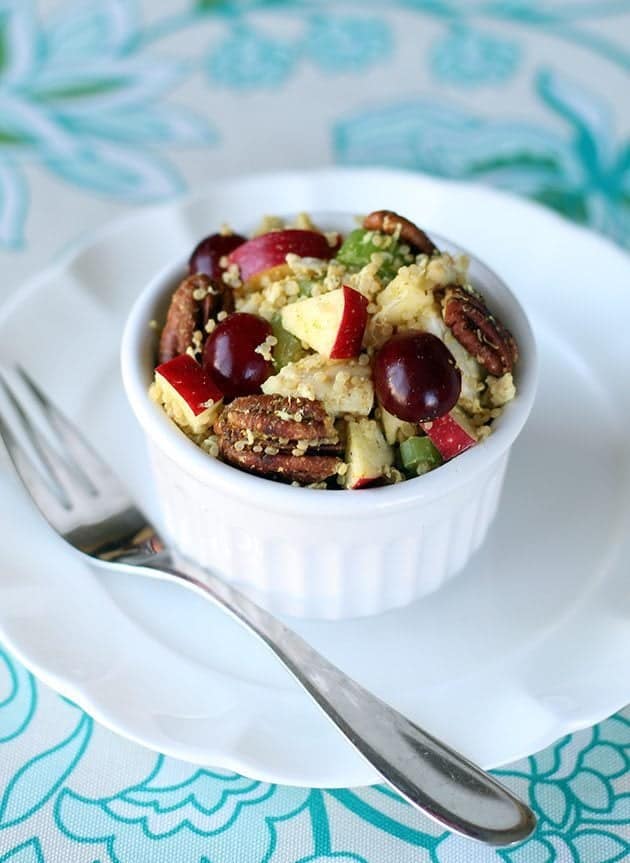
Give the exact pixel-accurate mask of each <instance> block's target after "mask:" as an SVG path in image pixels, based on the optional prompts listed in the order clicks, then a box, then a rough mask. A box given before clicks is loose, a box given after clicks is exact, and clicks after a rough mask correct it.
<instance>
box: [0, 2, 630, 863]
mask: <svg viewBox="0 0 630 863" xmlns="http://www.w3.org/2000/svg"><path fill="white" fill-rule="evenodd" d="M51 5H54V6H55V10H54V11H52V12H50V14H47V15H46V16H45V17H44V16H42V15H41V13H40V12H39V10H38V8H37V6H36V4H35V3H34V2H30V0H0V248H4V249H11V250H17V249H19V248H21V247H24V245H27V244H28V243H29V241H30V239H31V238H30V236H29V230H28V213H29V183H30V182H31V181H30V177H31V175H32V170H33V168H34V167H36V168H37V169H38V170H43V171H46V172H49V173H51V174H53V175H54V176H55V177H56V178H57V180H59V181H61V182H65V183H68V184H71V185H72V186H74V187H75V188H80V189H82V190H83V191H84V193H85V194H86V195H88V194H93V195H97V196H104V197H109V198H114V199H116V200H121V201H124V202H126V203H128V204H141V203H144V202H150V201H156V200H168V199H170V198H171V197H172V196H173V195H174V194H176V193H177V192H179V191H180V190H181V189H183V188H184V187H185V182H186V181H185V177H184V172H182V170H181V168H180V167H178V161H177V158H176V156H177V153H178V152H179V150H180V149H181V148H184V147H187V148H196V149H197V150H199V151H202V150H203V148H208V147H211V148H218V147H219V145H220V142H221V136H222V122H221V119H220V118H217V117H214V116H213V117H212V118H208V116H207V114H206V113H205V112H204V111H203V110H200V109H199V108H198V106H197V105H195V107H194V108H193V107H191V103H190V101H187V100H186V99H184V100H178V98H176V97H174V96H173V94H174V93H177V92H179V90H178V88H180V89H181V88H182V87H183V86H184V85H188V83H189V82H194V87H195V88H196V92H199V88H201V91H202V92H207V93H213V92H217V93H223V94H224V95H225V94H229V95H230V97H231V98H234V99H236V98H243V99H244V100H247V99H248V98H250V97H251V95H252V94H255V93H257V92H260V93H264V92H267V91H268V92H269V93H270V96H271V97H272V98H273V94H274V93H277V92H281V91H282V90H283V88H286V87H288V86H290V85H291V82H292V79H293V78H294V76H298V75H300V74H304V75H306V76H309V75H320V76H323V77H325V78H327V79H328V78H330V77H338V78H339V80H340V81H352V82H354V86H357V88H358V85H359V83H360V82H361V81H362V79H363V76H365V75H366V74H371V73H378V74H382V73H383V70H386V68H387V62H388V59H389V58H390V57H391V56H392V54H393V53H394V52H395V50H396V38H397V36H396V29H395V27H394V26H393V25H392V24H391V23H390V21H389V19H388V17H387V16H386V13H385V11H384V7H383V4H377V3H375V2H371V0H365V2H364V3H363V4H361V5H358V4H351V3H348V4H344V9H339V8H338V6H339V4H333V3H332V2H321V3H314V2H309V1H308V0H300V2H293V3H290V2H283V0H267V1H266V2H265V0H249V2H247V0H244V2H236V0H234V2H231V0H197V2H196V3H195V2H194V0H185V2H184V0H182V2H178V3H176V4H172V5H173V6H177V8H178V12H177V13H176V14H172V15H168V16H166V15H165V16H164V18H163V19H160V18H159V16H157V17H156V16H153V17H152V18H151V20H150V21H149V19H148V18H147V19H146V20H145V19H144V18H143V15H142V11H141V7H140V5H139V4H138V3H136V2H129V0H74V2H69V0H65V2H61V3H57V4H51ZM392 5H393V6H394V7H399V8H400V9H401V10H404V11H405V12H406V13H409V12H412V13H413V14H415V15H417V18H418V21H419V22H420V23H421V24H422V25H424V24H425V23H429V24H430V26H432V27H433V28H437V29H438V31H439V36H438V38H436V40H435V42H434V47H433V50H432V51H431V52H428V53H427V55H426V56H423V57H420V56H418V58H417V63H418V67H417V68H418V69H420V67H421V64H426V65H428V68H429V72H430V75H431V76H432V78H433V80H434V81H435V82H436V87H446V88H448V89H447V90H446V91H445V93H441V92H439V91H438V92H417V91H415V90H414V88H413V86H411V84H410V86H409V87H408V88H407V92H406V94H399V93H397V92H396V91H395V90H394V89H392V91H391V94H390V95H389V96H387V97H380V98H379V99H376V100H374V99H370V100H367V99H365V100H363V101H361V100H359V99H357V100H356V102H355V103H354V104H353V105H352V106H348V109H347V110H346V111H342V112H339V111H337V112H336V114H335V116H334V118H333V120H332V125H330V127H329V128H328V129H327V130H326V134H327V135H328V138H329V140H330V144H331V152H332V155H333V157H334V159H336V160H337V161H338V162H341V163H345V164H375V163H376V164H386V165H392V166H395V167H401V168H405V167H406V168H412V169H421V170H425V171H431V172H434V173H437V174H440V175H443V176H447V177H455V178H462V179H473V180H482V181H484V182H490V183H493V184H495V185H497V186H500V187H502V188H507V189H511V190H513V191H516V192H518V193H520V194H524V195H528V196H530V197H531V198H533V199H534V200H538V201H539V202H541V203H543V204H545V205H547V206H550V207H552V208H554V209H556V210H558V211H559V212H561V213H563V214H564V215H566V216H568V217H569V218H572V219H574V220H576V221H578V222H582V223H586V224H590V225H592V226H594V227H596V228H598V229H599V230H601V231H603V232H606V233H607V234H609V235H610V236H611V237H613V238H615V239H616V240H618V241H619V242H621V243H625V244H628V245H630V141H629V140H628V138H627V137H624V135H623V133H622V132H621V131H620V130H619V129H617V128H616V127H615V122H614V118H613V115H612V111H611V106H610V102H609V101H608V100H607V98H606V96H605V95H604V94H602V92H601V91H598V88H597V85H596V82H593V84H592V86H584V85H583V84H582V83H580V82H578V81H576V80H573V79H572V77H571V76H570V75H569V74H567V73H566V72H565V71H564V69H563V68H562V65H561V64H560V63H558V64H554V65H551V66H549V65H547V66H545V67H540V66H535V68H532V69H531V73H529V72H526V71H525V70H524V63H525V60H524V57H525V55H524V51H523V48H522V44H521V42H520V35H519V34H521V33H522V32H524V28H529V30H532V29H534V30H535V29H536V28H538V29H544V31H545V34H546V36H547V38H552V39H556V40H558V43H559V44H560V43H562V44H566V43H569V42H570V43H571V44H572V45H573V46H576V45H580V46H581V49H582V50H585V51H592V52H593V54H597V55H598V56H600V57H601V56H603V55H606V57H607V58H608V59H607V62H609V63H610V64H612V65H613V66H615V68H616V69H617V70H618V71H619V70H626V71H627V70H630V57H628V56H626V54H625V52H624V48H623V46H621V44H615V45H612V44H610V43H608V42H606V41H605V40H604V39H603V37H602V36H595V35H594V31H593V29H592V28H590V29H589V28H588V27H587V26H586V25H587V23H588V22H589V21H590V20H591V19H594V20H596V19H597V17H598V15H599V16H606V15H614V14H621V13H627V12H630V0H603V2H601V3H595V2H593V0H571V2H569V0H553V2H546V0H545V2H543V0H531V2H525V0H503V2H490V0H396V2H395V3H394V4H392ZM276 16H283V17H284V18H286V19H287V20H288V19H290V21H291V32H292V34H293V35H292V36H291V37H289V36H287V35H286V34H285V32H284V31H283V32H282V33H281V34H280V33H277V32H276V30H275V28H274V22H275V21H276V20H277V17H276ZM392 20H393V19H392ZM625 20H626V21H627V20H628V19H627V18H626V19H625ZM505 22H509V23H510V25H511V30H510V33H511V35H510V36H509V37H506V36H505V35H501V34H502V33H503V31H502V30H501V29H500V28H497V27H495V26H493V25H494V24H497V23H499V24H501V23H502V24H505ZM210 24H211V25H212V26H211V27H210V26H209V25H210ZM206 25H208V27H209V29H208V30H207V35H204V34H206V31H205V30H204V29H203V28H204V27H205V26H206ZM176 31H177V32H180V33H184V34H190V35H191V37H192V36H195V39H191V44H192V42H194V44H195V45H196V46H197V47H196V48H195V49H194V50H192V49H191V52H190V54H188V55H187V56H185V57H183V56H179V57H178V56H176V54H175V53H174V52H173V51H170V50H169V49H168V45H167V39H168V37H169V35H170V34H172V33H173V32H176ZM626 41H627V40H626ZM162 43H164V44H162ZM525 74H531V77H530V78H529V79H528V86H529V90H530V93H531V95H532V96H533V97H535V99H536V100H537V104H538V106H539V108H540V110H539V112H538V114H537V118H536V120H531V121H526V120H524V119H523V116H522V114H521V115H519V114H518V113H517V112H516V110H515V111H514V116H504V117H501V118H497V117H496V116H493V115H491V114H490V113H488V112H487V111H485V110H484V109H483V108H480V107H477V108H474V107H472V105H473V104H474V103H473V102H467V101H465V100H462V99H461V98H459V96H458V95H457V94H456V92H455V89H457V90H459V91H461V92H465V93H473V92H474V93H477V92H481V91H484V90H485V91H486V92H487V90H488V88H498V87H501V86H502V85H503V84H505V83H507V82H508V81H510V80H511V79H512V78H513V77H514V76H516V75H525ZM412 83H413V82H412ZM204 88H205V89H204ZM42 693H43V691H42ZM40 694H41V693H40V689H39V688H38V686H37V685H36V684H35V682H34V680H33V678H32V677H31V676H30V675H29V674H28V673H27V672H26V671H25V670H24V669H23V668H22V667H21V666H20V665H19V663H17V662H16V661H15V660H13V659H12V658H11V657H10V656H9V655H8V653H4V652H2V651H0V863H43V861H46V863H66V861H67V863H95V861H98V863H158V861H159V863H161V861H169V863H170V861H173V863H233V861H235V860H236V859H238V861H239V863H330V861H336V863H383V861H388V863H389V861H392V863H394V861H395V863H398V861H400V863H407V861H414V863H463V861H468V860H470V861H471V863H502V861H503V863H555V861H562V863H616V862H617V861H623V860H628V859H630V845H629V839H630V784H629V770H628V767H629V758H630V710H626V711H622V712H621V713H619V714H617V715H616V716H614V717H611V718H610V719H608V720H606V721H605V722H602V723H600V724H599V725H598V726H596V727H595V728H592V729H587V730H584V731H580V732H577V733H576V734H573V735H570V736H567V737H565V738H563V739H561V740H559V741H558V742H557V743H556V744H555V745H554V746H551V747H549V748H547V749H546V750H544V751H542V752H540V753H536V754H535V755H532V756H531V757H529V758H527V759H524V760H523V761H521V762H518V763H517V764H515V765H511V766H510V767H509V768H504V769H503V770H500V771H497V773H498V775H500V776H502V777H503V779H504V780H505V782H506V783H508V784H509V785H510V786H511V787H512V788H513V789H514V790H515V792H516V793H518V794H520V795H521V796H523V797H524V798H526V799H528V800H529V802H530V803H531V805H532V806H533V807H534V809H535V810H536V813H537V815H538V819H539V823H538V829H537V831H536V834H535V835H534V837H532V838H531V839H530V840H529V841H527V842H525V843H523V844H521V845H518V846H515V847H513V848H509V849H490V848H481V847H479V846H474V848H473V846H471V845H470V844H469V843H467V842H466V840H463V839H461V838H460V837H458V836H455V835H452V834H449V833H448V832H446V831H444V830H442V829H441V828H439V827H437V826H436V825H435V824H432V823H430V822H429V821H428V820H427V819H425V818H423V817H421V816H419V815H417V814H416V813H415V812H414V811H413V810H412V809H411V808H410V807H409V806H408V805H407V804H405V803H404V802H403V801H401V800H400V799H399V798H398V797H396V795H394V794H393V793H392V792H391V791H389V790H388V789H387V788H384V787H374V788H365V789H329V790H316V789H299V788H284V787H281V786H276V785H271V784H268V783H263V782H256V781H253V780H250V779H247V778H245V777H243V776H239V775H238V774H235V773H232V772H229V771H220V770H210V769H201V768H197V767H193V766H191V765H186V764H182V763H180V762H177V761H174V760H173V759H169V758H164V757H163V756H152V755H150V754H148V753H146V752H145V751H144V750H142V749H141V748H140V747H133V746H131V744H127V743H124V742H122V741H119V740H118V739H117V738H115V737H114V736H113V735H109V734H107V733H106V732H104V731H103V730H102V729H98V730H95V729H93V726H92V721H91V720H90V719H89V718H88V717H87V716H86V715H84V714H82V713H81V712H80V711H77V709H76V708H75V707H73V706H72V705H71V704H69V703H68V702H65V701H63V700H59V699H56V700H55V705H56V707H55V711H56V713H55V715H56V717H57V718H58V719H59V722H58V723H57V727H61V726H60V724H59V723H60V722H62V723H65V725H64V727H65V731H64V732H63V733H60V734H59V735H58V739H54V740H51V739H47V737H46V734H45V733H44V732H43V730H42V729H43V727H44V725H45V722H44V720H45V712H46V711H49V710H51V709H52V708H51V704H50V702H49V703H48V704H47V706H46V708H43V707H42V706H41V704H40ZM47 697H48V698H53V696H50V695H48V696H47ZM132 766H133V769H132ZM104 767H105V768H106V776H105V777H101V778H102V782H101V780H100V778H99V779H98V781H96V780H95V777H96V776H97V774H98V771H99V770H102V769H103V768H104ZM139 777H140V778H139Z"/></svg>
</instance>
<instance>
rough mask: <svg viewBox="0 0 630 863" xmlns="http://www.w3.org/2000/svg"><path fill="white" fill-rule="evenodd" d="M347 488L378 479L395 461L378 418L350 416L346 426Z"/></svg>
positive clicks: (362, 485) (372, 483)
mask: <svg viewBox="0 0 630 863" xmlns="http://www.w3.org/2000/svg"><path fill="white" fill-rule="evenodd" d="M345 459H346V463H347V465H348V470H347V471H346V473H345V475H344V484H345V486H346V488H354V489H358V488H366V487H367V486H370V485H374V484H375V483H377V482H379V480H381V479H382V478H383V477H384V476H385V472H386V468H388V467H391V465H392V464H393V463H394V451H393V450H392V448H391V447H390V445H389V444H388V443H387V441H386V440H385V438H384V437H383V432H382V431H381V429H380V428H379V425H378V423H377V422H376V421H375V420H368V419H360V420H350V421H349V422H348V423H347V426H346V456H345Z"/></svg>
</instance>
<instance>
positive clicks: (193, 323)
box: [158, 273, 234, 363]
mask: <svg viewBox="0 0 630 863" xmlns="http://www.w3.org/2000/svg"><path fill="white" fill-rule="evenodd" d="M233 310H234V297H233V294H232V291H231V289H230V288H229V287H228V286H227V285H224V284H223V283H221V284H219V283H217V282H215V281H213V280H212V279H210V278H209V276H206V275H205V274H204V273H195V274H194V275H192V276H188V277H187V278H185V279H184V280H183V281H182V282H180V284H179V285H178V286H177V288H176V289H175V291H174V292H173V296H172V297H171V303H170V306H169V308H168V312H167V314H166V323H165V324H164V328H163V330H162V334H161V336H160V344H159V348H158V359H159V362H160V363H165V362H168V360H172V359H173V357H177V356H179V355H180V354H185V353H186V351H187V349H188V348H189V347H190V346H191V345H192V344H193V333H194V332H195V331H196V330H200V331H201V332H202V333H204V334H205V326H206V324H207V323H208V321H209V320H210V318H213V317H215V316H216V315H217V314H218V313H219V312H220V311H225V312H228V313H230V312H231V311H233Z"/></svg>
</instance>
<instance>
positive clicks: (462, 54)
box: [431, 24, 520, 87]
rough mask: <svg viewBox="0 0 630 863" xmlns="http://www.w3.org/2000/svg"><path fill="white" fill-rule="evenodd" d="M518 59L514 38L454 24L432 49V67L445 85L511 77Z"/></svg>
mask: <svg viewBox="0 0 630 863" xmlns="http://www.w3.org/2000/svg"><path fill="white" fill-rule="evenodd" d="M519 61H520V50H519V47H518V44H517V43H516V42H515V41H514V40H507V39H498V38H497V37H495V36H489V35H487V34H485V33H481V32H479V31H478V30H476V29H473V28H472V27H469V26H467V25H465V24H455V25H454V26H453V27H452V28H451V30H450V32H449V33H448V34H447V35H446V36H444V37H443V38H442V39H440V40H439V41H438V42H437V44H436V45H435V46H434V47H433V49H432V51H431V70H432V72H433V74H434V75H435V77H436V78H438V79H439V80H440V81H442V82H443V83H445V84H452V85H455V86H461V87H479V86H483V85H488V84H497V83H501V82H502V81H505V80H507V79H508V78H510V77H512V75H513V74H514V73H515V72H516V69H517V67H518V64H519Z"/></svg>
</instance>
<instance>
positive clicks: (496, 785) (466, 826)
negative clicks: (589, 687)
mask: <svg viewBox="0 0 630 863" xmlns="http://www.w3.org/2000/svg"><path fill="white" fill-rule="evenodd" d="M139 568H141V569H142V570H143V572H144V574H145V575H147V576H150V577H153V578H166V579H168V580H170V581H176V582H178V583H180V584H185V585H186V586H187V587H189V588H190V589H192V590H194V591H196V592H197V593H199V594H201V595H202V596H204V597H205V598H206V599H209V600H211V601H212V602H213V603H214V604H215V605H218V606H220V607H221V608H222V609H224V610H225V611H227V612H228V613H229V614H230V615H231V616H232V617H234V618H235V619H236V620H238V621H239V622H240V623H242V624H243V626H245V628H246V629H249V631H250V632H252V633H254V634H255V635H257V636H258V638H259V639H261V640H262V641H263V642H264V643H265V644H266V645H267V647H268V648H270V650H271V651H272V652H273V653H274V654H275V656H276V657H277V658H278V659H279V660H280V662H281V663H282V664H283V665H284V666H285V668H286V669H287V670H288V671H290V672H291V674H292V675H293V677H294V678H295V679H296V680H297V681H298V683H299V684H300V685H301V686H302V687H303V688H304V689H305V690H306V692H307V693H308V694H309V695H310V696H311V698H312V699H313V700H314V701H315V703H316V704H317V705H318V706H319V707H320V708H321V709H322V710H323V712H324V713H325V714H326V716H327V717H328V718H329V719H330V720H331V721H332V722H333V723H334V724H335V725H336V726H337V728H338V729H339V731H340V732H341V733H342V734H343V735H344V736H345V737H346V739H347V740H348V741H349V742H350V743H351V744H352V745H353V746H354V748H355V749H356V750H357V751H358V752H359V753H360V754H361V755H362V756H363V757H364V758H365V759H366V761H368V762H369V763H370V764H371V765H372V767H374V769H375V770H376V772H377V773H378V774H379V775H380V776H382V778H383V779H384V780H385V782H387V783H388V784H389V785H391V786H392V788H394V789H395V790H396V791H397V792H398V793H399V794H400V795H401V796H402V797H403V798H404V799H405V800H407V801H408V802H409V803H411V804H412V806H414V807H416V808H417V809H420V810H421V811H422V812H424V813H425V814H426V815H428V816H429V817H430V818H432V819H434V820H435V821H437V822H439V823H440V824H442V825H444V826H445V827H447V828H448V829H449V830H453V831H455V832H457V833H461V834H462V835H464V836H468V837H471V838H473V839H478V840H480V841H482V842H485V843H487V844H489V845H497V846H498V845H510V844H512V843H514V842H519V841H521V840H523V839H525V837H526V836H528V835H529V834H530V833H531V832H532V831H533V829H534V828H535V826H536V820H535V817H534V814H533V812H532V811H531V809H529V807H527V806H526V805H525V804H524V803H522V802H521V801H520V800H519V799H518V798H517V797H515V796H514V795H513V794H512V793H511V792H510V791H509V790H508V789H507V788H505V786H504V785H502V784H501V783H500V782H498V781H497V780H496V779H495V778H494V777H492V776H490V775H489V774H487V773H486V772H484V771H483V770H482V769H481V768H480V767H477V766H476V765H475V764H473V763H472V762H470V761H469V760H468V759H467V758H465V757H464V756H462V755H459V754H458V753H457V752H455V751H453V750H452V749H450V748H449V747H448V746H446V745H445V744H444V743H441V742H440V741H439V740H436V739H435V738H434V737H432V736H431V735H430V734H428V733H427V732H426V731H423V730H422V728H419V727H418V726H417V725H415V724H414V723H413V722H410V721H409V720H408V719H406V718H405V717H404V716H403V715H402V714H401V713H399V712H398V711H397V710H394V709H393V708H392V707H390V706H389V705H387V704H385V703H384V702H383V701H381V699H380V698H377V697H376V696H375V695H372V693H370V692H368V691H367V690H366V689H364V688H363V687H362V686H360V685H359V684H358V683H357V682H356V681H355V680H353V679H352V678H350V677H348V676H347V675H345V674H344V673H343V672H342V671H341V670H340V669H339V668H337V667H336V666H335V665H333V664H332V663H331V662H329V661H328V660H327V659H324V657H323V656H321V655H320V654H319V653H317V651H316V650H314V649H313V648H312V647H311V646H310V645H309V644H307V643H306V642H305V641H304V640H303V639H302V638H301V637H300V636H299V635H297V633H295V632H293V631H292V630H291V629H289V628H288V627H287V626H285V625H284V624H283V623H282V622H281V621H279V620H278V619H277V618H275V617H273V615H271V614H270V613H269V612H267V611H265V610H264V609H263V608H261V607H260V606H258V605H256V604H255V603H254V602H252V600H250V599H249V598H248V597H246V596H244V595H243V594H242V593H241V592H240V591H238V590H236V589H235V588H233V587H232V586H231V585H229V584H227V583H226V582H224V581H222V580H221V579H219V578H217V577H216V576H213V575H211V574H210V573H208V572H206V571H205V570H203V569H202V568H201V567H198V566H196V565H195V564H192V563H190V562H189V561H187V560H182V559H180V558H179V557H178V558H177V559H175V558H174V556H173V555H172V554H171V553H168V552H161V553H160V554H158V555H156V557H155V558H153V559H152V560H151V561H150V563H149V565H148V566H147V565H143V566H141V567H139ZM134 570H135V571H136V572H137V568H136V566H134Z"/></svg>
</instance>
